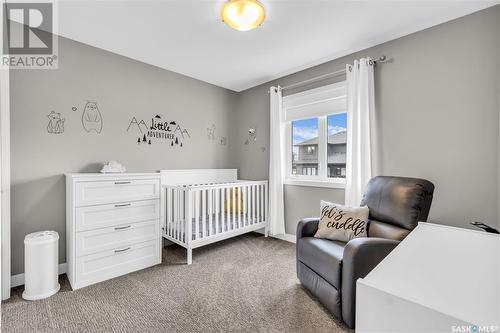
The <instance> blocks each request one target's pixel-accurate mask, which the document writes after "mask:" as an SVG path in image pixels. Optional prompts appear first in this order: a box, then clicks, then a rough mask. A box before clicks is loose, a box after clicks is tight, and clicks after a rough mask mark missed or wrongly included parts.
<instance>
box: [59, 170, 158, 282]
mask: <svg viewBox="0 0 500 333" xmlns="http://www.w3.org/2000/svg"><path fill="white" fill-rule="evenodd" d="M160 228H161V227H160V175H159V174H158V173H126V174H89V173H78V174H67V175H66V257H67V263H68V271H67V275H68V279H69V282H70V283H71V287H72V288H73V289H78V288H82V287H85V286H88V285H91V284H93V283H96V282H100V281H104V280H107V279H111V278H113V277H117V276H120V275H124V274H127V273H130V272H133V271H136V270H140V269H143V268H146V267H149V266H153V265H156V264H159V263H160V262H161V230H160Z"/></svg>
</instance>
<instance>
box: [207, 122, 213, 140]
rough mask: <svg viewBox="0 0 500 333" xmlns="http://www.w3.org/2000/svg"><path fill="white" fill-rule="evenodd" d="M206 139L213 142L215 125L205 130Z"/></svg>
mask: <svg viewBox="0 0 500 333" xmlns="http://www.w3.org/2000/svg"><path fill="white" fill-rule="evenodd" d="M207 138H208V140H215V125H214V124H212V127H209V128H207Z"/></svg>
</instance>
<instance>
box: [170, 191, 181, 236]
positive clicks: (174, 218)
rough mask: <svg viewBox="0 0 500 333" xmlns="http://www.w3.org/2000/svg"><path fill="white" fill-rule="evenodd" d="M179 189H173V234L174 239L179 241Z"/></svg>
mask: <svg viewBox="0 0 500 333" xmlns="http://www.w3.org/2000/svg"><path fill="white" fill-rule="evenodd" d="M177 204H178V203H177V189H172V206H173V217H172V218H173V228H172V229H173V233H172V237H174V238H175V239H177V221H178V219H177V214H178V212H179V210H178V207H177Z"/></svg>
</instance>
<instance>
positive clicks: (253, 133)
mask: <svg viewBox="0 0 500 333" xmlns="http://www.w3.org/2000/svg"><path fill="white" fill-rule="evenodd" d="M255 141H257V129H256V128H249V129H248V137H247V139H246V140H245V145H247V146H248V145H249V144H250V143H251V142H255Z"/></svg>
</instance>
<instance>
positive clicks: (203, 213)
mask: <svg viewBox="0 0 500 333" xmlns="http://www.w3.org/2000/svg"><path fill="white" fill-rule="evenodd" d="M201 221H202V222H201V227H202V235H203V237H207V190H203V191H202V192H201Z"/></svg>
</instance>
